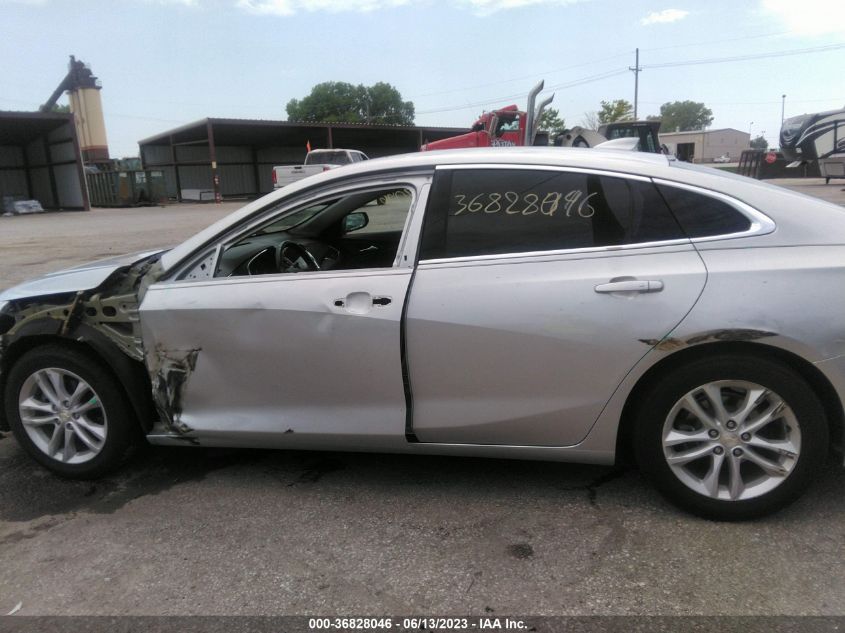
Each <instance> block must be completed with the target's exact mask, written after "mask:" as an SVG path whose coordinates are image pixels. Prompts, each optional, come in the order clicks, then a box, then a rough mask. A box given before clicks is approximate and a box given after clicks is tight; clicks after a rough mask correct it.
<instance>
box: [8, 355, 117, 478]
mask: <svg viewBox="0 0 845 633" xmlns="http://www.w3.org/2000/svg"><path fill="white" fill-rule="evenodd" d="M18 412H19V414H20V419H21V423H22V424H23V428H24V430H25V431H26V433H27V435H28V436H29V438H30V439H31V440H32V442H33V444H35V446H36V447H37V448H38V449H39V450H40V451H41V452H43V453H44V454H45V455H47V456H49V457H50V458H52V459H55V460H56V461H59V462H63V463H66V464H82V463H84V462H88V461H90V460H92V459H93V458H94V457H96V456H97V455H98V454H99V453H100V451H102V449H103V447H104V446H105V443H106V434H107V432H108V420H107V417H106V411H105V408H104V407H103V404H102V401H101V400H100V397H99V396H98V395H97V393H96V392H95V391H94V389H93V388H92V387H91V385H89V384H88V383H87V382H86V381H85V380H83V379H82V378H81V377H79V376H78V375H76V374H75V373H73V372H71V371H68V370H66V369H59V368H56V367H48V368H45V369H39V370H38V371H36V372H34V373H33V374H31V375H30V376H29V377H28V378H27V379H26V380H25V381H24V383H23V385H22V386H21V390H20V396H19V399H18Z"/></svg>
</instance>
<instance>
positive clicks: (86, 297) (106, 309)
mask: <svg viewBox="0 0 845 633" xmlns="http://www.w3.org/2000/svg"><path fill="white" fill-rule="evenodd" d="M158 260H159V256H158V255H153V256H151V257H146V258H144V259H142V260H141V261H138V262H135V263H134V264H132V265H130V266H125V267H123V268H119V269H117V270H116V271H114V272H113V273H112V274H111V275H109V276H108V277H107V278H106V280H105V281H103V282H102V283H101V284H99V285H98V286H97V287H96V288H92V289H90V290H83V291H79V292H74V293H72V294H71V293H61V294H50V295H42V296H38V297H35V298H27V299H14V300H11V301H8V302H6V303H5V304H0V387H2V385H3V383H4V376H3V371H4V370H5V369H6V364H5V363H4V357H5V356H6V354H7V352H8V351H9V349H10V348H11V347H12V346H13V345H14V344H15V342H16V341H18V340H19V339H22V338H24V337H26V336H31V335H42V336H54V337H59V338H64V339H68V340H73V341H76V342H80V343H90V344H92V345H93V344H96V343H97V342H106V344H107V343H111V344H113V345H114V346H115V347H116V348H117V349H118V350H120V352H122V354H124V355H125V356H127V357H128V358H130V359H131V360H133V361H136V362H137V363H141V364H142V365H144V366H145V371H146V372H147V373H148V375H149V379H150V383H151V384H152V386H153V389H152V394H151V395H152V402H153V403H154V404H155V409H156V411H157V412H158V415H159V416H160V418H161V422H162V423H164V425H165V427H166V428H167V429H168V430H169V431H170V432H173V433H176V434H180V435H184V434H185V433H188V432H190V430H191V429H190V428H189V427H188V426H187V425H185V424H183V423H182V422H181V421H180V415H181V412H182V405H181V403H182V394H183V392H184V387H185V384H186V382H187V380H188V378H189V376H190V374H191V372H192V371H193V369H194V367H195V365H196V358H197V353H198V352H199V350H186V351H172V350H162V349H157V350H155V351H154V353H153V354H152V355H150V354H149V353H148V350H145V349H144V344H143V339H142V336H141V325H140V319H139V316H138V307H139V306H140V304H141V301H142V300H143V298H144V295H145V294H146V290H147V288H148V287H149V286H150V284H152V283H154V282H155V281H156V280H157V279H158V278H159V277H160V276H161V265H160V264H159V261H158ZM145 396H146V397H148V398H149V396H150V394H145ZM0 417H2V416H1V415H0ZM144 422H147V423H152V421H151V420H150V421H144ZM2 426H5V421H4V420H0V427H2Z"/></svg>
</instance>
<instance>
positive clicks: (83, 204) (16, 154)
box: [0, 112, 89, 213]
mask: <svg viewBox="0 0 845 633" xmlns="http://www.w3.org/2000/svg"><path fill="white" fill-rule="evenodd" d="M5 197H11V198H14V199H18V198H24V199H32V200H38V201H39V202H40V203H41V206H42V207H44V208H45V209H67V210H76V211H81V210H88V208H89V204H88V190H87V188H86V186H85V170H84V168H83V165H82V156H81V154H80V152H79V141H78V139H77V137H76V127H75V126H74V124H73V115H72V114H63V113H55V112H0V201H2V199H3V198H5ZM2 210H3V209H2V204H0V213H1V212H2Z"/></svg>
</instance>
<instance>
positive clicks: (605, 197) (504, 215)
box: [420, 169, 686, 259]
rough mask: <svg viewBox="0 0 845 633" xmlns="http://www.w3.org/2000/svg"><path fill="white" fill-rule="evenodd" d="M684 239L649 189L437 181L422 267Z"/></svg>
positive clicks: (590, 180) (558, 178) (485, 177)
mask: <svg viewBox="0 0 845 633" xmlns="http://www.w3.org/2000/svg"><path fill="white" fill-rule="evenodd" d="M674 239H686V236H685V235H684V234H683V232H682V231H681V228H680V227H679V226H678V223H677V222H676V221H675V219H674V217H673V216H672V214H671V212H670V211H669V209H668V207H667V206H666V203H665V202H664V201H663V199H662V198H661V197H660V194H659V193H658V192H657V190H656V189H655V187H654V185H653V184H652V183H650V182H643V181H639V180H632V179H627V178H615V177H609V176H600V175H596V174H582V173H571V172H560V171H542V170H529V169H513V170H508V169H461V170H444V171H441V172H438V174H437V175H436V177H435V182H434V187H433V189H432V192H431V195H430V196H429V204H428V209H427V210H426V219H425V225H424V227H423V235H422V243H421V246H420V259H436V258H446V257H470V256H476V255H498V254H504V253H523V252H533V251H548V250H563V249H574V248H592V247H598V246H614V245H625V244H636V243H645V242H659V241H664V240H674Z"/></svg>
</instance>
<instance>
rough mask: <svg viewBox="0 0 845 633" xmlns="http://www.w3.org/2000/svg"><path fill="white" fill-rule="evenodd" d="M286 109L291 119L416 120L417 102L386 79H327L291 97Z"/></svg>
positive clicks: (392, 122)
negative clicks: (361, 81) (354, 82)
mask: <svg viewBox="0 0 845 633" xmlns="http://www.w3.org/2000/svg"><path fill="white" fill-rule="evenodd" d="M285 109H286V111H287V114H288V120H289V121H316V122H321V123H390V124H394V125H413V124H414V104H413V103H412V102H410V101H402V95H401V94H400V93H399V91H398V90H397V89H396V88H394V87H393V86H391V85H390V84H388V83H384V82H379V83H377V84H374V85H372V86H369V87H367V86H364V85H358V86H354V85H352V84H350V83H346V82H344V81H326V82H324V83H321V84H317V85H316V86H314V87H313V88H312V89H311V93H310V94H309V95H308V96H306V97H303V98H302V99H291V100H290V101H289V102H288V104H287V106H286V108H285Z"/></svg>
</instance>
